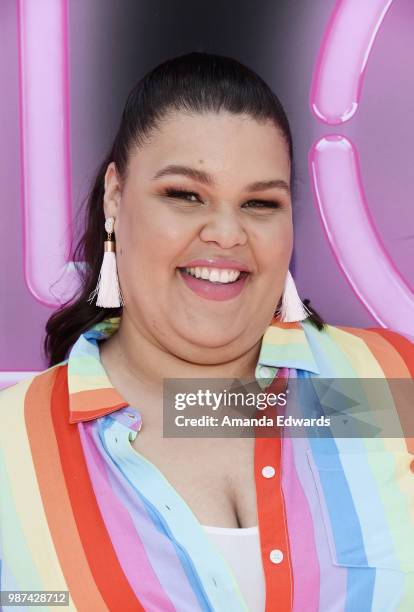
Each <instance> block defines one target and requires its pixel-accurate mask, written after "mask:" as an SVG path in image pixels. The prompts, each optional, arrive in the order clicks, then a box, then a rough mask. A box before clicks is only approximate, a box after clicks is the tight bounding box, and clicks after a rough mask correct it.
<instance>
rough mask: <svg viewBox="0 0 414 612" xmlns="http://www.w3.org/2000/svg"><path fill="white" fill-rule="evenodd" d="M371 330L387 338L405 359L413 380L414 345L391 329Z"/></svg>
mask: <svg viewBox="0 0 414 612" xmlns="http://www.w3.org/2000/svg"><path fill="white" fill-rule="evenodd" d="M369 330H370V331H373V332H375V333H376V334H378V335H379V336H382V337H383V338H385V339H386V340H387V341H388V342H389V343H390V344H391V346H393V347H394V349H395V350H396V351H397V353H399V355H400V357H402V359H404V362H405V365H406V366H407V369H408V371H409V373H410V376H411V378H414V344H413V343H412V342H410V341H409V340H408V339H407V338H405V337H404V336H402V335H401V334H398V333H397V332H394V331H391V330H390V329H384V328H381V327H370V328H369Z"/></svg>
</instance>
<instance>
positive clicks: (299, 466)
mask: <svg viewBox="0 0 414 612" xmlns="http://www.w3.org/2000/svg"><path fill="white" fill-rule="evenodd" d="M291 445H292V450H293V454H294V458H295V463H294V465H295V473H296V476H297V478H298V480H299V482H300V486H301V489H302V491H303V495H304V498H305V501H304V502H303V503H305V504H306V507H307V509H308V510H309V512H310V514H311V524H310V525H309V524H308V525H307V527H309V528H310V530H311V534H312V539H313V541H314V545H313V547H312V548H313V550H314V551H315V550H316V554H317V559H318V560H317V561H316V563H318V566H319V568H320V573H321V574H322V576H323V578H322V581H321V582H320V585H319V611H320V612H324V611H325V610H334V609H335V610H345V600H346V590H347V579H348V570H347V568H345V567H338V566H336V565H334V564H333V560H332V555H331V552H330V549H329V542H328V537H327V533H326V529H325V525H324V522H323V517H322V511H321V502H320V501H319V498H318V494H317V490H316V486H315V482H314V480H313V476H312V472H311V469H310V466H309V464H308V460H307V456H306V449H307V448H308V447H309V442H308V440H306V439H304V438H292V439H291ZM293 529H294V532H295V531H296V530H297V538H298V539H302V540H303V538H304V537H305V538H306V535H305V534H304V532H305V531H307V529H306V528H305V527H304V526H303V524H302V523H300V524H299V525H297V526H295V527H294V528H293ZM302 554H303V555H304V556H305V557H306V558H307V559H309V557H308V554H307V550H306V548H305V547H303V551H302ZM312 558H313V561H312V563H315V560H314V556H312ZM312 568H313V565H311V564H310V561H309V566H308V570H307V571H312ZM305 609H307V608H305ZM298 610H299V608H298ZM302 610H303V608H302Z"/></svg>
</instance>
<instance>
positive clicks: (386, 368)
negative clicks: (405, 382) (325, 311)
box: [336, 325, 410, 378]
mask: <svg viewBox="0 0 414 612" xmlns="http://www.w3.org/2000/svg"><path fill="white" fill-rule="evenodd" d="M336 328H337V329H342V330H344V331H346V332H348V333H350V334H352V335H353V336H358V337H359V338H361V339H362V340H363V341H364V342H365V344H366V345H367V346H368V348H369V350H370V351H371V353H372V354H373V355H374V357H375V359H376V360H377V361H378V363H379V365H380V367H381V369H382V370H383V372H384V374H385V377H386V378H406V377H407V376H408V377H409V376H410V371H409V370H408V368H407V366H406V364H405V361H404V360H403V359H402V357H401V355H400V354H399V353H398V351H395V350H393V351H390V343H389V342H387V340H385V338H383V337H381V335H380V334H375V333H373V330H372V329H361V328H357V327H343V326H340V325H337V326H336ZM393 348H394V347H393Z"/></svg>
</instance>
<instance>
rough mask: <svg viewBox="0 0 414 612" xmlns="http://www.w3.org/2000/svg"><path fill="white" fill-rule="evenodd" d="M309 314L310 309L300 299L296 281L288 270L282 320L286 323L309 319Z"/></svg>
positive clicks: (281, 314) (281, 313) (281, 309)
mask: <svg viewBox="0 0 414 612" xmlns="http://www.w3.org/2000/svg"><path fill="white" fill-rule="evenodd" d="M309 314H310V311H309V309H308V308H306V306H305V304H303V302H302V300H301V299H300V297H299V295H298V292H297V289H296V285H295V281H294V280H293V277H292V275H291V273H290V270H288V272H287V275H286V280H285V287H284V290H283V296H282V305H281V308H280V320H281V321H284V322H285V323H293V322H295V321H303V320H304V319H307V317H308V316H309Z"/></svg>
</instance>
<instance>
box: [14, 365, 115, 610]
mask: <svg viewBox="0 0 414 612" xmlns="http://www.w3.org/2000/svg"><path fill="white" fill-rule="evenodd" d="M58 371H59V368H57V369H55V370H51V371H47V372H46V373H45V374H42V375H40V376H37V377H36V378H34V380H33V382H32V384H31V385H30V387H29V388H28V390H27V393H26V398H25V407H24V410H25V422H26V428H27V435H28V438H29V442H30V448H31V452H32V457H33V466H34V469H35V471H36V476H37V481H38V486H39V492H40V495H41V497H42V502H43V507H44V510H45V514H46V518H47V522H48V526H49V530H50V535H51V538H52V540H53V543H54V546H55V550H56V554H57V557H58V559H59V563H60V565H61V570H62V573H63V575H64V577H65V580H66V583H67V585H68V589H69V592H70V595H71V598H72V600H73V601H74V604H75V606H76V608H77V609H78V610H79V611H80V612H81V611H83V610H85V612H89V611H90V610H102V611H104V610H107V607H106V606H105V602H104V601H103V599H102V597H101V594H100V593H99V591H98V590H97V588H96V585H95V581H94V579H93V576H92V575H91V571H90V568H89V566H88V563H87V561H86V559H85V553H84V550H83V547H82V542H81V540H80V537H79V533H78V529H77V526H76V522H75V519H74V516H73V512H72V508H71V504H70V500H69V496H68V492H67V490H66V485H65V481H64V478H63V474H62V466H61V463H60V457H59V449H58V446H57V442H56V436H55V432H54V429H53V425H52V421H51V414H50V399H51V394H52V388H53V384H54V377H55V375H56V374H57V373H58ZM64 418H66V415H64Z"/></svg>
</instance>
